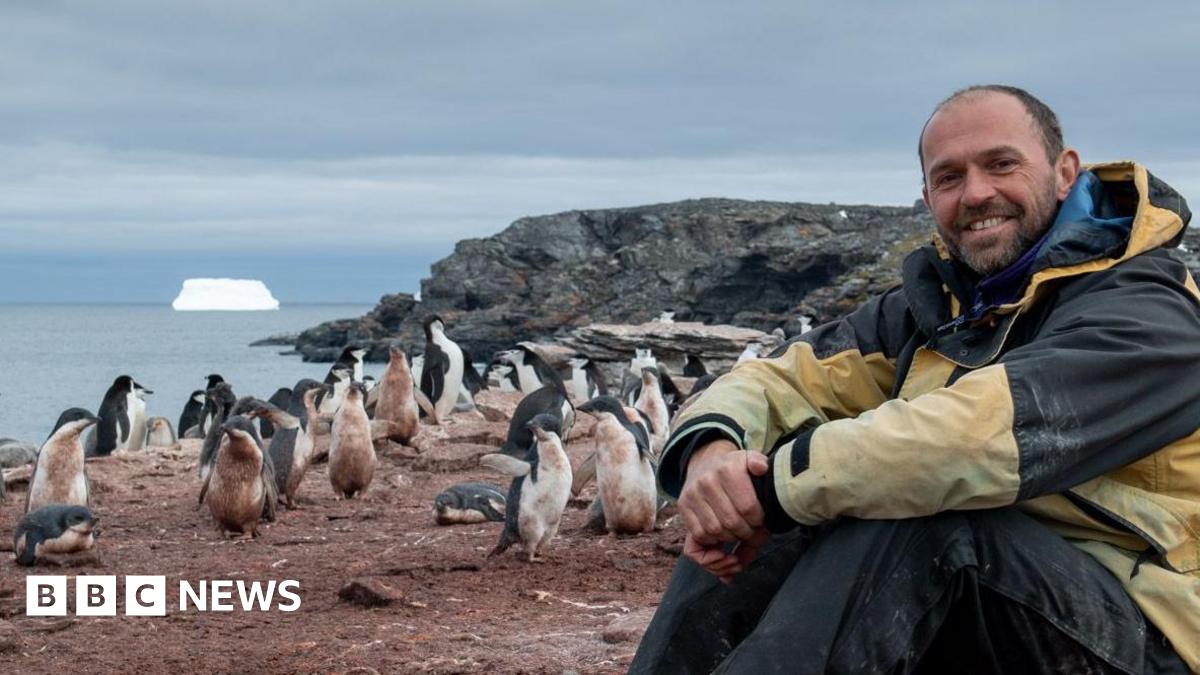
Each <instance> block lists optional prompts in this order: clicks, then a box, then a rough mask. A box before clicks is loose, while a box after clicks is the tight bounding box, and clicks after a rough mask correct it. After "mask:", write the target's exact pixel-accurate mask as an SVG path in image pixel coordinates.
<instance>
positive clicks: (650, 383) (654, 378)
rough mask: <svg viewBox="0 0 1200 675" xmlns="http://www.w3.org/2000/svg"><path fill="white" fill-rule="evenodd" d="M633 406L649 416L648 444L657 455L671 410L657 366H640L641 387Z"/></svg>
mask: <svg viewBox="0 0 1200 675" xmlns="http://www.w3.org/2000/svg"><path fill="white" fill-rule="evenodd" d="M633 407H634V408H636V409H638V410H640V411H642V412H644V413H646V417H649V418H650V424H651V426H650V446H651V449H653V450H654V456H655V457H658V456H659V455H660V454H661V453H662V450H663V446H665V445H666V444H667V436H668V435H669V433H670V425H671V411H670V409H669V408H668V407H667V401H666V399H665V398H664V397H663V391H662V380H661V379H660V377H659V374H658V368H651V367H647V368H642V389H641V392H640V393H639V394H638V397H637V401H635V402H634V404H633Z"/></svg>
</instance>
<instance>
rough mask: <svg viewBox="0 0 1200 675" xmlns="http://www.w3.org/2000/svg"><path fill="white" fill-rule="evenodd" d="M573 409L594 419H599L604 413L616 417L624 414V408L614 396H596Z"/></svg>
mask: <svg viewBox="0 0 1200 675" xmlns="http://www.w3.org/2000/svg"><path fill="white" fill-rule="evenodd" d="M575 409H576V410H578V411H579V412H585V413H587V414H589V415H594V416H596V417H600V416H601V415H604V414H606V413H607V414H611V415H615V416H618V417H619V416H622V415H624V414H625V406H623V405H621V402H620V401H619V400H617V398H616V397H614V396H597V397H595V398H593V399H591V400H590V401H586V402H584V403H583V404H581V405H579V406H578V407H577V408H575Z"/></svg>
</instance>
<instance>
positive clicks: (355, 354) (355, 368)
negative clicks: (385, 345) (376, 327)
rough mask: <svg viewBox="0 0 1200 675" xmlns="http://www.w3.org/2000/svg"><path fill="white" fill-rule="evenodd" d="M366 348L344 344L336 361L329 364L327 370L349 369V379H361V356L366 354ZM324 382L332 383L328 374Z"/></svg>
mask: <svg viewBox="0 0 1200 675" xmlns="http://www.w3.org/2000/svg"><path fill="white" fill-rule="evenodd" d="M366 354H367V350H366V349H364V348H362V347H359V346H358V345H346V348H345V349H343V350H342V353H341V354H339V355H338V358H337V361H335V362H334V364H333V365H332V366H330V368H329V370H330V371H331V372H332V371H333V370H334V369H342V370H349V371H350V379H351V381H353V382H362V381H363V357H364V356H366ZM325 383H326V384H333V382H332V381H331V380H330V379H329V377H328V376H326V378H325Z"/></svg>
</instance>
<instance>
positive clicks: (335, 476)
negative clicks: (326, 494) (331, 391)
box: [329, 382, 376, 499]
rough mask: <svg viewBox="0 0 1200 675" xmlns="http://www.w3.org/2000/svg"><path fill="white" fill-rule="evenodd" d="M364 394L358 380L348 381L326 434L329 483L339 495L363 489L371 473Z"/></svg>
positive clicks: (349, 495) (372, 454) (372, 453)
mask: <svg viewBox="0 0 1200 675" xmlns="http://www.w3.org/2000/svg"><path fill="white" fill-rule="evenodd" d="M366 395H367V393H366V391H365V390H364V389H363V386H362V383H361V382H355V383H354V384H351V385H350V386H349V387H348V388H347V389H346V396H345V399H343V401H342V404H341V406H339V407H338V411H337V413H336V414H335V415H334V416H333V427H332V429H331V431H330V437H329V483H330V484H331V485H333V491H334V493H335V494H336V495H337V496H338V497H339V498H343V497H344V498H346V499H350V498H352V497H354V496H355V495H357V494H360V493H363V492H366V490H367V486H369V485H370V484H371V479H372V478H373V477H374V476H375V464H376V458H375V446H374V445H373V444H372V443H371V421H370V420H369V419H367V411H366V409H365V408H364V407H363V400H364V399H365V398H366Z"/></svg>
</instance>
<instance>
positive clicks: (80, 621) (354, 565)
mask: <svg viewBox="0 0 1200 675" xmlns="http://www.w3.org/2000/svg"><path fill="white" fill-rule="evenodd" d="M581 426H583V425H581ZM446 429H448V430H449V434H448V436H449V437H448V438H447V437H446V435H447V433H446V431H445V430H443V431H439V432H437V433H435V434H426V435H425V438H424V439H418V444H419V445H421V446H422V447H423V450H422V452H421V453H420V454H416V453H414V452H412V451H411V450H410V449H407V448H403V447H400V446H392V448H391V449H390V450H388V451H387V452H385V453H384V454H383V455H382V456H381V457H380V464H379V469H378V471H377V472H376V475H375V480H374V482H373V484H372V486H371V489H370V491H369V495H368V498H367V499H366V500H365V501H357V500H356V501H337V500H335V499H334V497H333V490H332V489H331V488H330V486H329V481H328V478H327V475H326V472H325V467H324V466H323V465H320V466H316V467H314V469H313V470H312V471H310V472H309V474H308V476H307V477H306V478H305V481H304V484H303V486H302V487H301V490H300V496H301V498H302V499H303V500H304V503H303V504H301V507H300V509H299V510H296V511H281V513H280V516H279V519H278V521H277V522H275V523H271V524H265V525H264V526H263V527H262V536H261V537H260V538H258V539H257V540H253V541H251V540H248V539H247V540H241V541H226V540H224V539H222V537H221V536H220V535H218V533H217V532H215V531H214V530H213V527H212V524H211V517H210V515H209V513H208V510H207V508H197V505H196V496H197V493H198V489H199V484H198V480H197V477H196V468H195V463H196V456H197V454H198V448H199V441H184V442H183V443H182V446H181V447H180V448H176V449H172V450H168V449H158V448H153V449H149V450H147V451H144V452H139V453H132V454H128V455H125V456H118V457H111V458H104V459H98V460H91V461H89V462H88V466H87V469H88V472H89V475H90V476H91V477H92V480H93V484H94V497H93V502H94V504H93V506H94V509H93V510H94V511H95V512H96V513H97V514H98V515H99V516H100V517H101V526H102V529H103V534H102V536H101V538H100V543H99V546H98V552H99V555H98V558H99V559H98V561H97V562H93V563H89V564H86V565H84V566H81V567H67V568H56V567H36V568H23V567H19V566H17V565H16V564H15V562H13V558H12V554H11V553H9V552H5V553H3V554H0V556H2V557H0V672H6V673H7V672H13V673H55V674H64V673H66V674H71V675H73V674H75V673H78V672H122V673H169V672H180V673H181V672H205V673H216V672H272V673H274V672H287V673H291V672H296V673H309V672H315V673H346V672H371V670H370V669H373V670H375V671H378V672H380V673H388V672H403V673H408V672H431V673H457V672H505V673H515V672H522V673H561V672H564V671H575V672H579V673H611V672H623V671H624V670H625V667H626V666H627V665H628V663H629V660H630V658H631V657H632V655H633V652H634V651H635V649H636V648H637V643H638V639H639V638H640V634H641V631H642V630H643V629H644V626H645V622H646V621H647V620H648V618H649V615H650V613H652V612H653V608H654V607H655V605H656V604H657V602H658V599H659V596H660V594H661V592H662V590H663V588H664V587H665V585H666V580H667V578H668V576H669V575H670V571H671V568H672V566H673V565H674V560H675V553H673V552H677V551H678V547H679V544H680V542H681V541H682V530H681V528H680V527H679V525H678V524H675V523H669V524H668V525H667V526H666V527H665V528H664V529H662V530H661V531H658V532H655V533H653V534H648V535H642V536H638V537H630V538H622V539H614V538H610V537H606V536H597V535H594V534H591V533H589V532H586V531H585V530H584V529H583V528H582V525H583V523H584V520H585V515H586V511H585V510H584V508H583V502H581V501H577V502H573V504H572V505H571V506H568V508H567V512H566V514H565V516H564V521H563V527H562V528H561V530H560V532H559V536H558V537H557V538H556V539H555V541H554V542H553V543H552V545H551V546H550V549H549V551H548V553H547V555H546V561H545V562H543V563H528V562H526V561H525V560H524V559H523V557H522V556H521V555H520V553H519V551H518V549H517V548H516V547H514V548H513V549H510V551H509V552H508V553H506V554H504V555H502V556H500V557H497V558H491V559H489V558H487V557H486V556H487V553H488V551H490V550H491V548H492V546H493V545H494V544H495V542H496V539H497V537H498V536H499V532H500V528H501V524H500V523H485V524H479V525H456V526H449V527H442V526H438V525H436V524H434V522H433V518H432V515H431V505H432V502H433V497H434V495H436V494H437V493H438V492H439V491H441V490H442V489H443V488H445V487H447V486H449V485H451V484H453V483H456V482H459V481H463V480H486V481H489V482H492V483H495V484H497V485H500V486H502V488H503V489H505V490H507V480H505V479H504V478H502V477H500V476H497V475H494V474H491V473H489V472H487V471H486V470H480V469H478V468H471V467H473V466H474V457H475V455H477V454H478V452H481V451H486V449H487V447H486V446H488V445H490V446H491V447H495V446H496V445H498V442H497V439H498V438H499V437H501V436H502V435H503V429H504V425H503V424H502V423H490V424H489V423H484V422H482V421H480V420H474V419H468V418H463V419H461V420H459V419H452V420H451V421H450V422H449V423H448V424H447V425H446ZM422 440H424V442H421V441H422ZM588 443H589V442H588V440H587V439H586V438H580V439H578V440H575V441H573V442H571V443H570V444H569V445H568V452H569V454H571V456H572V458H573V459H574V460H576V461H578V459H579V458H580V457H581V456H582V455H583V453H585V452H587V451H588V449H589V448H588ZM593 493H594V486H593V487H592V488H589V489H588V490H587V491H585V493H584V496H590V495H591V494H593ZM23 501H24V495H23V493H21V492H19V491H14V494H11V495H10V496H9V499H8V501H7V502H4V503H0V534H2V535H3V536H2V538H0V549H3V550H5V551H7V550H8V549H9V548H11V539H10V537H11V532H12V531H13V527H14V526H15V524H16V521H17V520H18V518H19V516H20V511H21V506H22V504H23ZM29 573H33V574H67V575H73V574H109V575H117V577H118V581H119V582H120V581H121V580H122V577H123V576H124V575H129V574H149V575H165V576H166V577H167V588H168V603H167V604H168V613H167V616H166V617H152V618H145V617H126V616H124V615H123V609H120V608H123V607H124V600H123V597H122V599H121V600H120V602H119V607H120V608H119V609H118V616H115V617H98V618H85V617H77V618H73V619H68V620H65V621H64V620H61V619H38V618H31V617H26V616H25V587H24V579H25V576H26V574H29ZM181 579H182V580H188V581H190V582H192V583H193V584H195V583H196V582H198V581H201V580H218V579H245V580H247V581H264V582H265V581H267V580H270V579H276V580H284V579H295V580H298V581H299V584H300V590H299V595H300V596H301V598H302V606H301V607H300V609H299V610H298V611H295V612H292V613H285V612H281V611H278V610H274V611H270V612H243V611H242V610H241V608H240V606H237V602H236V599H235V606H237V608H236V609H235V610H234V611H233V612H226V613H214V612H203V613H202V612H198V611H196V610H194V609H189V610H188V611H186V612H181V611H179V608H178V604H179V598H178V586H179V580H181ZM352 579H371V580H373V581H369V582H368V583H373V584H375V585H376V586H379V585H380V584H382V587H383V591H384V592H385V593H388V594H390V596H391V597H392V599H393V602H392V603H391V604H390V605H387V606H383V607H377V608H374V609H367V608H364V607H362V606H360V605H358V604H354V603H351V602H347V601H345V600H342V599H340V598H339V595H338V592H339V589H341V588H342V587H343V585H344V584H346V583H347V582H348V581H350V580H352ZM118 591H119V593H121V594H123V592H124V586H123V584H120V583H119V587H118ZM235 597H236V593H235ZM6 622H7V624H8V625H7V626H6V625H5V624H6ZM614 622H615V623H614ZM626 626H628V627H627V628H626ZM620 628H625V630H619V629H620ZM6 635H7V638H6ZM6 643H7V644H8V648H7V651H6V648H5V644H6ZM364 668H365V669H366V670H363V669H364Z"/></svg>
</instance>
